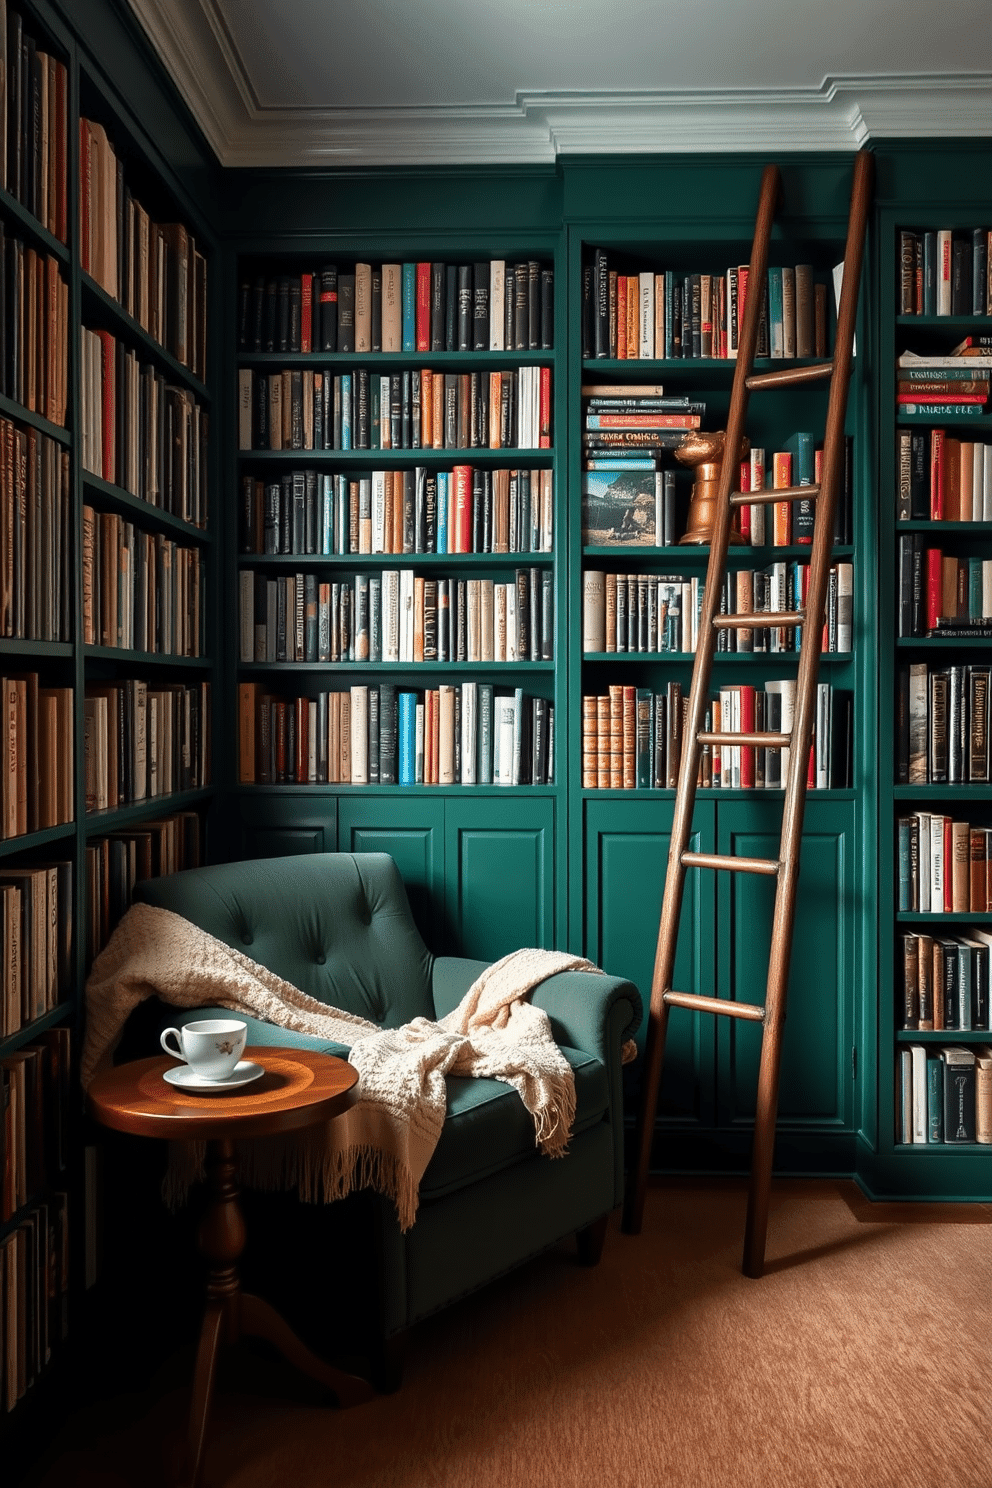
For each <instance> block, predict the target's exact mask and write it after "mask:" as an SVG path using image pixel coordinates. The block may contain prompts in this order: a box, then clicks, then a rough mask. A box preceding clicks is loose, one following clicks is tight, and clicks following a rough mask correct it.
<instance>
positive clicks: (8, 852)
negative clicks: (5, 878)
mask: <svg viewBox="0 0 992 1488" xmlns="http://www.w3.org/2000/svg"><path fill="white" fill-rule="evenodd" d="M75 831H76V829H75V827H74V826H73V824H72V822H62V823H61V824H60V825H59V826H57V827H45V828H43V830H42V831H40V832H25V833H24V834H23V835H22V836H21V837H5V838H4V839H3V841H2V842H0V858H7V857H10V856H12V854H14V853H21V852H30V851H32V850H33V849H35V848H39V847H47V846H48V844H49V843H50V842H65V841H66V840H67V839H68V838H71V837H73V836H74V835H75Z"/></svg>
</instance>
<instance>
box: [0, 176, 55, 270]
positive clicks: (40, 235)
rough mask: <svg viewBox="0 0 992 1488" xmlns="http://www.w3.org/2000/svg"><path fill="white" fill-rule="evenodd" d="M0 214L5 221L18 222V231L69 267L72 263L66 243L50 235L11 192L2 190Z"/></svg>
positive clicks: (52, 234)
mask: <svg viewBox="0 0 992 1488" xmlns="http://www.w3.org/2000/svg"><path fill="white" fill-rule="evenodd" d="M0 213H2V215H3V217H4V219H5V220H7V221H10V220H11V219H12V220H13V221H14V222H16V224H17V227H18V230H19V231H21V232H24V233H26V234H27V235H28V236H29V237H31V238H33V239H34V241H35V244H36V245H37V246H39V247H41V248H43V249H44V250H45V252H46V253H50V254H51V255H52V257H53V258H57V259H58V260H59V261H60V262H61V263H62V264H64V265H65V266H66V267H68V265H69V262H70V254H69V249H68V248H67V247H66V245H65V243H61V242H60V241H59V239H58V238H57V237H56V236H55V234H54V233H50V232H49V231H48V228H47V227H45V226H44V225H43V224H42V223H41V222H39V221H38V218H37V217H35V215H34V213H33V212H29V211H28V209H27V207H25V206H22V205H21V203H20V202H19V201H18V200H17V198H16V197H15V196H11V194H10V192H9V191H4V190H0Z"/></svg>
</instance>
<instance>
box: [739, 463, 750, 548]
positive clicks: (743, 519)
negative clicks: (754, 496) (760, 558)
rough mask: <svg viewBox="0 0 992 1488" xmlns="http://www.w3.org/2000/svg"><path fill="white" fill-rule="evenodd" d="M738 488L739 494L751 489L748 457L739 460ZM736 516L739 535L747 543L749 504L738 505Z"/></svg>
mask: <svg viewBox="0 0 992 1488" xmlns="http://www.w3.org/2000/svg"><path fill="white" fill-rule="evenodd" d="M740 489H741V495H743V494H744V493H745V491H750V489H751V461H750V460H749V459H748V460H742V461H741V479H740ZM737 517H738V521H739V522H740V529H739V530H740V534H741V537H742V538H743V539H744V541H745V542H746V543H749V542H750V541H751V508H750V507H749V506H741V507H738V509H737Z"/></svg>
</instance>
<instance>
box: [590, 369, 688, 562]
mask: <svg viewBox="0 0 992 1488" xmlns="http://www.w3.org/2000/svg"><path fill="white" fill-rule="evenodd" d="M582 395H583V398H584V400H585V419H584V423H583V433H582V466H583V474H582V541H583V542H584V543H585V544H587V545H589V546H595V547H617V546H628V545H634V546H649V547H662V546H666V545H668V544H670V543H673V542H674V541H675V535H674V517H675V472H674V471H673V470H667V471H666V470H662V468H661V460H662V457H663V456H664V454H665V453H666V451H670V450H675V449H678V447H679V445H680V444H681V443H682V442H683V440H684V439H685V437H686V435H687V434H688V433H689V432H690V431H691V430H693V429H698V428H700V427H701V425H702V422H703V416H704V415H705V413H706V404H705V403H703V402H697V401H693V400H691V399H689V398H687V397H665V395H664V389H663V387H662V385H661V384H660V383H627V384H624V383H602V384H598V383H590V384H588V385H586V386H584V387H583V389H582Z"/></svg>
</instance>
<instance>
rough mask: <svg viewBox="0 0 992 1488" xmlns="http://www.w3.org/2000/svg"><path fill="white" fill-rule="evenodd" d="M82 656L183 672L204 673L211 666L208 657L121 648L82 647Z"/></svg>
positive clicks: (88, 658) (94, 659)
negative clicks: (171, 668) (170, 668)
mask: <svg viewBox="0 0 992 1488" xmlns="http://www.w3.org/2000/svg"><path fill="white" fill-rule="evenodd" d="M83 655H84V657H85V659H86V660H87V661H90V660H93V661H126V662H127V663H128V664H129V665H130V664H131V663H132V662H133V663H134V665H135V666H139V667H144V666H156V667H173V668H176V667H179V668H182V669H183V670H186V668H195V669H196V670H198V671H204V672H205V671H209V670H210V668H211V667H212V665H213V663H212V661H211V660H210V657H209V656H174V655H172V653H171V652H169V653H164V654H159V652H157V651H129V650H127V649H126V648H125V647H123V646H84V647H83Z"/></svg>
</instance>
